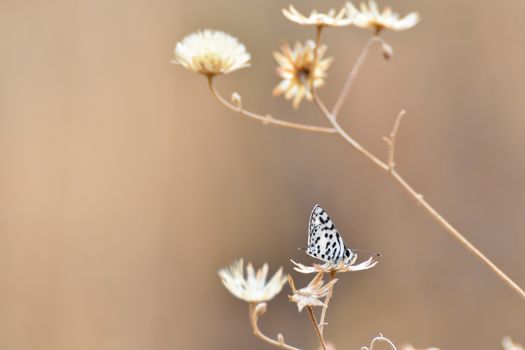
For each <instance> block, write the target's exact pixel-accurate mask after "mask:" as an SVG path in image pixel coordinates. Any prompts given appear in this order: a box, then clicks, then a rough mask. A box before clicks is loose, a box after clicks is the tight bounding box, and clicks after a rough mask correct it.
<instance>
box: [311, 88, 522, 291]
mask: <svg viewBox="0 0 525 350" xmlns="http://www.w3.org/2000/svg"><path fill="white" fill-rule="evenodd" d="M313 96H314V101H315V103H316V105H317V106H318V107H319V109H320V110H321V111H322V112H323V114H324V115H325V117H326V119H327V120H328V121H329V122H330V123H331V124H332V126H333V127H334V129H335V130H336V131H337V133H338V134H339V135H340V136H341V137H342V138H343V139H344V140H345V141H347V142H348V143H349V144H350V145H351V146H353V147H354V148H355V149H357V150H358V151H359V152H361V153H362V154H363V155H364V156H366V157H367V158H368V159H370V160H371V161H372V162H373V163H374V164H376V165H377V166H378V167H379V168H381V169H382V170H384V171H385V172H386V173H387V174H389V175H391V176H392V177H393V178H394V180H396V182H397V183H398V184H399V185H400V186H401V188H402V189H403V190H405V192H406V193H407V194H408V195H409V196H410V197H411V198H412V199H413V200H415V201H416V203H417V204H418V205H419V206H420V207H422V208H423V209H425V211H426V212H427V213H428V214H429V215H430V216H431V217H432V218H433V219H434V220H435V221H437V222H438V223H439V224H440V225H441V226H442V227H443V228H445V230H446V232H448V233H449V234H450V235H451V236H452V237H453V238H454V239H456V240H458V241H459V242H460V243H461V244H462V245H463V246H464V247H465V248H466V249H467V250H468V251H470V252H471V253H472V254H474V256H476V257H477V258H479V259H480V260H481V261H482V262H483V263H485V264H486V265H487V266H488V267H489V268H490V269H491V270H492V271H493V272H494V273H495V274H496V275H497V276H498V277H499V278H500V279H501V280H503V281H504V282H505V283H506V284H507V286H509V287H510V288H511V289H513V290H514V291H515V292H516V293H518V294H519V295H520V296H521V297H522V298H523V299H525V291H524V290H523V289H522V288H521V287H520V286H519V285H518V284H517V283H516V282H514V281H513V280H512V279H511V278H510V277H509V276H507V275H506V274H505V273H504V272H503V271H501V270H500V269H499V268H498V267H497V266H496V265H495V264H494V263H493V262H492V261H491V260H490V259H489V258H487V257H486V256H485V255H484V254H483V253H482V252H481V251H480V250H479V249H478V248H476V247H475V246H474V245H473V244H472V243H470V242H469V241H468V240H467V239H466V238H465V237H464V236H463V235H462V234H461V233H460V232H459V231H458V230H457V229H456V228H455V227H454V226H452V225H451V224H450V223H449V222H448V221H447V220H445V218H444V217H443V216H441V214H439V213H438V212H437V211H436V210H435V209H434V208H433V207H432V206H431V205H430V204H428V203H427V201H425V200H424V199H423V195H422V194H420V193H418V192H416V191H415V190H414V189H413V188H412V187H411V186H410V185H409V184H408V183H407V182H406V181H405V179H403V177H401V175H399V173H398V172H397V171H395V169H394V168H393V167H390V166H389V165H388V164H386V163H384V162H383V161H381V160H380V159H379V158H378V157H376V156H375V155H373V154H372V153H371V152H369V151H368V150H367V149H366V148H364V147H363V146H361V145H360V144H359V143H357V142H356V141H355V140H354V139H352V138H351V137H350V135H348V134H347V133H346V131H345V130H344V129H343V128H342V127H341V126H340V125H339V123H337V121H336V120H335V118H334V116H333V115H332V114H331V113H330V112H329V111H328V109H327V108H326V107H325V105H324V104H323V103H322V101H321V100H320V99H319V97H318V96H317V94H316V93H315V91H314V94H313ZM399 120H400V117H398V123H399ZM396 133H397V130H396Z"/></svg>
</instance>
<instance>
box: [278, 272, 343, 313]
mask: <svg viewBox="0 0 525 350" xmlns="http://www.w3.org/2000/svg"><path fill="white" fill-rule="evenodd" d="M335 282H337V279H333V280H331V281H330V282H328V283H327V284H324V281H323V273H322V272H319V273H318V274H317V275H316V276H315V277H314V279H313V280H312V281H311V282H310V283H309V284H308V285H307V286H306V287H304V288H301V289H299V290H297V289H295V284H294V283H293V279H292V276H290V275H288V283H289V284H290V287H291V288H292V292H293V294H292V295H290V296H289V297H288V298H289V299H290V301H292V302H294V303H297V308H298V309H299V312H301V311H302V310H303V308H304V307H305V306H323V305H324V303H323V302H322V301H320V300H319V299H321V298H324V297H326V295H327V294H328V293H329V292H330V290H331V288H332V286H333V285H334V284H335Z"/></svg>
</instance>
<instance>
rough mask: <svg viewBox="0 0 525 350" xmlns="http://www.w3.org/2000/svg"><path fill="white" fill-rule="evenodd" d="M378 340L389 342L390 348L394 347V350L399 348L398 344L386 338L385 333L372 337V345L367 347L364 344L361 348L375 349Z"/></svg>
mask: <svg viewBox="0 0 525 350" xmlns="http://www.w3.org/2000/svg"><path fill="white" fill-rule="evenodd" d="M378 342H384V343H387V344H388V345H389V346H390V348H392V350H397V348H396V346H395V345H394V343H392V341H391V340H390V339H388V338H385V337H384V336H383V334H381V333H380V334H379V336H378V337H375V338H374V339H372V342H371V343H370V347H369V348H367V347H366V346H363V347H362V348H361V349H362V350H374V345H375V344H376V343H378Z"/></svg>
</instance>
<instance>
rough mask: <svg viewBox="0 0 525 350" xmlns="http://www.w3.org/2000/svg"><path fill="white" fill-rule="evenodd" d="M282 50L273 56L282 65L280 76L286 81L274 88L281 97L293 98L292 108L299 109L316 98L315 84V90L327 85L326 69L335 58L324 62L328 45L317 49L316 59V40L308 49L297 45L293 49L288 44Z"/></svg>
mask: <svg viewBox="0 0 525 350" xmlns="http://www.w3.org/2000/svg"><path fill="white" fill-rule="evenodd" d="M281 51H282V52H274V53H273V57H275V60H276V61H277V63H279V67H277V75H279V76H280V77H281V78H282V79H283V80H282V81H281V82H280V83H279V85H277V86H276V87H275V88H274V89H273V94H274V96H279V95H281V94H283V93H284V97H285V98H286V99H287V100H290V99H292V98H293V103H292V105H293V107H294V108H297V107H299V104H300V103H301V101H302V100H303V98H304V97H306V99H307V100H309V101H311V100H312V99H313V96H312V92H311V84H313V87H314V88H318V87H320V86H322V85H323V84H324V78H325V77H326V70H327V69H328V67H330V63H331V62H332V58H324V59H323V55H324V53H325V52H326V46H325V45H321V46H319V47H318V48H317V57H316V56H315V54H314V52H315V43H314V42H313V41H312V40H308V41H307V42H306V43H305V44H304V46H303V45H301V44H300V43H296V44H295V48H294V49H293V50H292V49H291V48H290V46H289V45H288V44H287V43H284V44H282V45H281Z"/></svg>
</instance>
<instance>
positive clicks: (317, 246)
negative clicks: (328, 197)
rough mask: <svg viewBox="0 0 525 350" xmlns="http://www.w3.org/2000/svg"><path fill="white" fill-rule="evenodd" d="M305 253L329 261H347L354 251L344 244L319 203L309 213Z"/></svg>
mask: <svg viewBox="0 0 525 350" xmlns="http://www.w3.org/2000/svg"><path fill="white" fill-rule="evenodd" d="M306 254H308V255H310V256H311V257H314V258H317V259H320V260H323V261H325V262H330V263H334V264H336V263H339V262H340V261H349V260H351V259H352V257H353V256H354V253H353V252H352V251H351V250H350V249H348V248H347V247H346V246H345V243H344V242H343V238H342V237H341V235H340V234H339V232H338V231H337V229H336V228H335V225H334V223H333V222H332V220H331V219H330V217H329V216H328V214H327V213H326V211H325V210H324V209H323V208H321V207H320V206H319V205H316V206H315V207H314V209H313V210H312V213H311V214H310V222H309V225H308V247H307V248H306Z"/></svg>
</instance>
